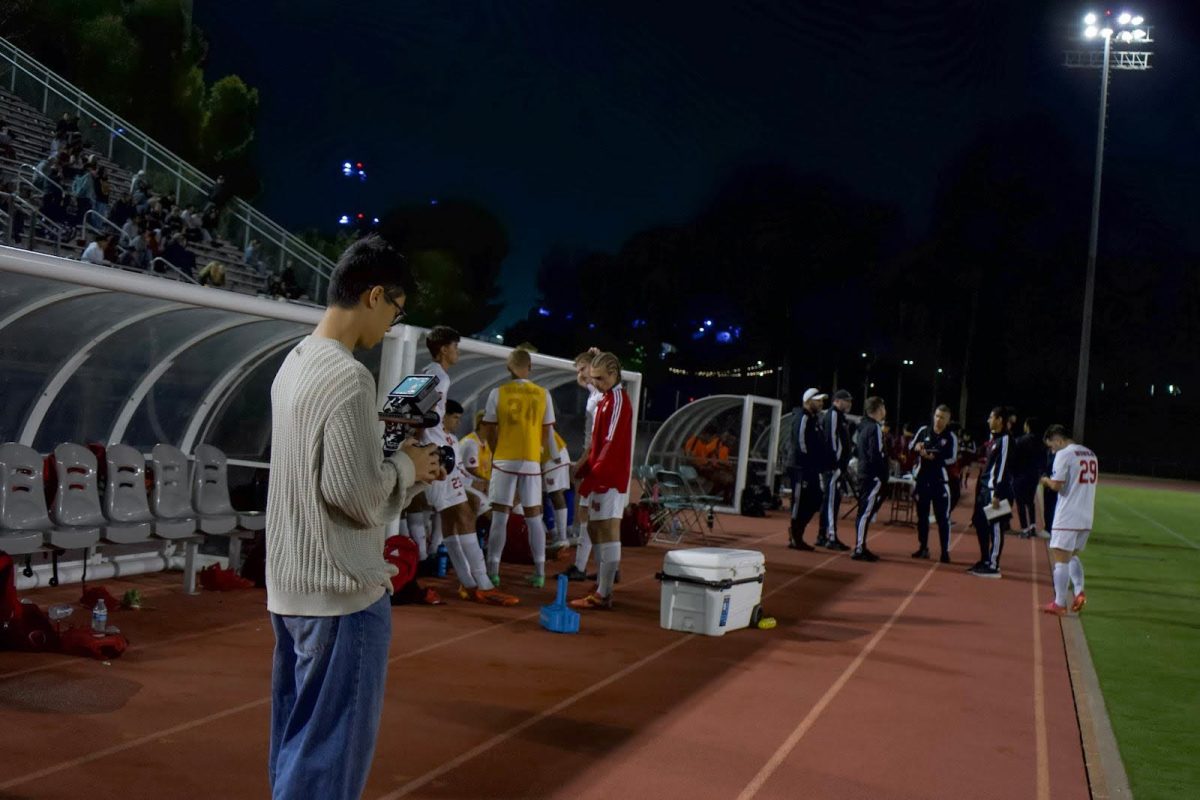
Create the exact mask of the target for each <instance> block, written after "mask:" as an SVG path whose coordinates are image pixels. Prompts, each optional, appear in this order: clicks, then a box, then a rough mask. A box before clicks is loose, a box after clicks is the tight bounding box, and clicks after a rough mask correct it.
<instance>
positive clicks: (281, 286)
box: [267, 261, 304, 300]
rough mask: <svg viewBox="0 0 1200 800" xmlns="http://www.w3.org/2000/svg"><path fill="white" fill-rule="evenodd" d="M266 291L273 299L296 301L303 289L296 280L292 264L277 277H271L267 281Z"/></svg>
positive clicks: (289, 263)
mask: <svg viewBox="0 0 1200 800" xmlns="http://www.w3.org/2000/svg"><path fill="white" fill-rule="evenodd" d="M267 291H268V292H270V294H271V295H272V296H274V297H284V298H287V299H288V300H296V299H298V298H299V297H300V296H301V295H303V294H304V289H303V288H302V287H301V286H300V284H299V282H297V280H296V269H295V267H294V266H293V265H292V262H290V261H289V262H288V265H287V266H286V267H284V269H283V270H282V271H281V272H280V273H279V275H277V276H274V275H273V276H271V278H270V279H269V280H268V281H267Z"/></svg>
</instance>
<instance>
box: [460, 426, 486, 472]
mask: <svg viewBox="0 0 1200 800" xmlns="http://www.w3.org/2000/svg"><path fill="white" fill-rule="evenodd" d="M461 449H462V459H463V464H465V465H466V466H468V467H470V468H471V469H473V470H475V471H476V472H477V473H479V475H480V476H481V477H482V478H483V480H485V481H490V480H491V479H492V448H490V447H488V443H487V442H485V441H483V440H482V439H480V438H479V436H478V435H477V434H474V433H470V434H467V435H466V436H464V437H463V440H462V445H461Z"/></svg>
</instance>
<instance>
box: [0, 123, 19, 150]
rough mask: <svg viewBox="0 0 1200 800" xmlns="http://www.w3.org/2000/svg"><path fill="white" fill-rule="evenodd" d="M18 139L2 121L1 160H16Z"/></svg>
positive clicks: (0, 134) (0, 126)
mask: <svg viewBox="0 0 1200 800" xmlns="http://www.w3.org/2000/svg"><path fill="white" fill-rule="evenodd" d="M16 143H17V137H16V134H14V133H13V131H12V128H10V127H9V126H8V125H7V124H5V123H4V122H3V121H0V158H8V159H13V160H15V159H16V157H17V148H16Z"/></svg>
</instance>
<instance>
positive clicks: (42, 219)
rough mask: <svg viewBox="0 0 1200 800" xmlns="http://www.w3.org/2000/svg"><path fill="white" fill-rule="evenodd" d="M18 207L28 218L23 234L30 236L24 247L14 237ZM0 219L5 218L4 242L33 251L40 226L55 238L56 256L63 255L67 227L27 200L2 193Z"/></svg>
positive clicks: (0, 197) (9, 193) (0, 196)
mask: <svg viewBox="0 0 1200 800" xmlns="http://www.w3.org/2000/svg"><path fill="white" fill-rule="evenodd" d="M18 207H19V208H20V209H21V211H22V212H23V213H24V214H25V215H26V216H27V217H28V220H27V221H26V223H25V224H26V226H27V228H26V230H25V231H22V233H25V234H28V240H27V242H26V243H25V244H24V245H21V244H20V243H19V242H17V241H16V239H15V238H14V237H13V226H14V224H15V223H16V217H15V213H14V210H15V209H16V208H18ZM0 217H3V218H4V220H3V221H4V241H6V242H8V243H9V244H13V245H16V246H18V247H23V248H24V249H26V250H33V249H34V239H35V238H37V231H38V227H39V226H40V227H41V228H42V230H44V231H45V232H46V233H49V234H51V235H53V236H54V255H56V256H61V255H62V242H63V236H64V235H66V233H67V229H66V227H65V226H63V225H61V224H60V223H58V222H55V221H54V220H52V219H50V218H49V217H47V216H46V215H45V214H43V213H42V212H41V210H40V209H39V208H38V207H37V206H35V205H33V204H32V203H30V202H29V201H28V200H26V199H25V198H23V197H20V196H18V195H16V194H13V193H12V192H0Z"/></svg>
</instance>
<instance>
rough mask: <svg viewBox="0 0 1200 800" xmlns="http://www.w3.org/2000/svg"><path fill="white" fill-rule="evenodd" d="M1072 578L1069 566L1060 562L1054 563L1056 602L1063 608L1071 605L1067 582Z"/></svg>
mask: <svg viewBox="0 0 1200 800" xmlns="http://www.w3.org/2000/svg"><path fill="white" fill-rule="evenodd" d="M1070 578H1071V575H1070V570H1068V569H1067V565H1066V564H1065V563H1062V562H1058V561H1056V562H1054V602H1055V603H1056V604H1057V605H1060V606H1062V607H1063V608H1066V607H1067V606H1069V605H1070V603H1069V602H1067V581H1068V580H1070Z"/></svg>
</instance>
